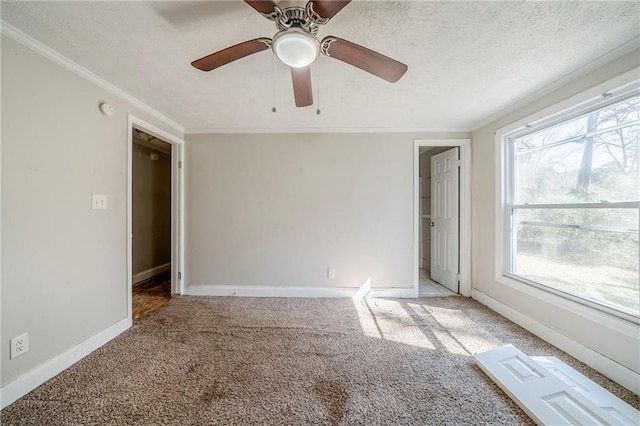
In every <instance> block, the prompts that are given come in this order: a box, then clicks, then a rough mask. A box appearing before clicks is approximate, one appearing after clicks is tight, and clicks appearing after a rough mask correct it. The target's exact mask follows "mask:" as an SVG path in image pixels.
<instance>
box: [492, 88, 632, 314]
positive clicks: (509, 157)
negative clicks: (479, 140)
mask: <svg viewBox="0 0 640 426" xmlns="http://www.w3.org/2000/svg"><path fill="white" fill-rule="evenodd" d="M583 96H584V94H583ZM638 96H640V80H637V79H634V81H632V82H631V83H628V84H625V85H623V86H621V87H619V88H617V89H615V90H610V91H603V92H600V95H598V96H591V97H589V98H587V100H586V101H583V102H579V101H578V100H575V101H574V102H573V105H571V104H568V105H567V107H566V108H564V109H562V110H560V111H557V112H555V113H547V114H546V115H542V118H540V119H537V120H535V121H532V122H529V123H527V122H524V121H522V122H520V124H519V125H518V126H517V127H516V126H513V127H511V129H503V130H502V131H498V132H496V136H497V140H498V141H499V142H500V147H499V150H498V151H499V152H498V155H499V159H500V163H501V173H500V174H499V175H500V178H501V182H500V183H499V190H500V193H499V197H498V200H499V203H500V205H499V210H498V211H499V214H498V215H497V219H498V223H497V224H496V225H497V228H496V229H497V230H499V229H501V231H499V232H500V233H501V234H502V235H501V238H498V239H497V241H496V244H497V245H498V247H497V248H498V250H497V251H496V255H497V259H496V262H497V263H498V265H499V269H498V270H497V272H499V273H498V276H503V277H505V278H507V279H508V280H509V281H511V282H510V283H509V284H510V285H513V284H512V283H514V282H515V283H516V284H515V285H516V286H518V285H520V284H525V285H527V286H530V287H535V288H537V289H540V290H542V291H544V292H546V293H551V294H554V295H557V296H560V297H562V298H563V299H568V300H571V301H574V302H577V303H579V304H580V305H582V306H586V307H590V308H594V309H596V310H598V311H600V312H604V313H606V314H609V315H613V316H615V317H617V318H620V319H623V320H626V321H630V322H632V323H635V324H640V314H639V315H633V314H630V313H628V312H624V311H621V310H618V309H616V308H614V307H612V306H609V305H606V304H604V303H599V302H598V301H595V300H592V299H587V298H585V297H581V296H579V295H577V294H575V293H571V292H568V291H564V290H561V289H559V288H556V287H553V286H551V285H547V284H543V283H539V282H537V281H533V280H530V279H528V278H525V277H523V276H520V275H517V274H515V273H513V272H511V271H513V270H515V261H516V256H515V255H514V254H515V252H514V249H515V248H516V247H517V242H516V241H515V239H517V232H513V230H514V226H517V225H516V223H517V220H516V219H517V218H516V216H515V215H517V211H518V210H519V209H550V208H554V209H558V208H577V209H586V208H608V209H614V208H633V209H639V210H640V201H634V202H628V201H627V202H610V203H566V204H531V203H529V204H516V203H515V197H516V187H517V176H516V164H515V155H514V150H515V143H514V141H515V140H516V139H518V138H520V137H523V136H526V135H529V134H532V133H536V132H539V131H541V130H544V129H547V128H550V127H553V126H556V125H559V124H561V123H564V122H568V121H571V120H574V119H576V118H578V117H581V116H584V115H587V114H590V113H592V112H594V111H596V110H599V109H602V108H606V107H608V106H611V105H613V104H616V103H619V102H623V101H625V100H627V99H630V98H634V97H638ZM576 97H578V96H576ZM576 97H574V98H576ZM572 99H573V98H572ZM583 99H584V97H583ZM569 101H571V100H569ZM546 111H547V110H545V111H543V112H541V113H542V114H543V113H544V112H546ZM500 163H499V164H500ZM500 222H501V223H500ZM498 278H499V277H498Z"/></svg>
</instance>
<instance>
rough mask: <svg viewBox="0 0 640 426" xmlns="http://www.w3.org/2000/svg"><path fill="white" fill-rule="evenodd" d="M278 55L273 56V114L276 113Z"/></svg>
mask: <svg viewBox="0 0 640 426" xmlns="http://www.w3.org/2000/svg"><path fill="white" fill-rule="evenodd" d="M276 61H277V59H276V55H273V107H272V108H271V112H276V111H277V110H276V65H277V64H276Z"/></svg>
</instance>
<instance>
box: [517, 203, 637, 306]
mask: <svg viewBox="0 0 640 426" xmlns="http://www.w3.org/2000/svg"><path fill="white" fill-rule="evenodd" d="M639 212H640V210H639V209H516V210H514V214H513V221H514V229H517V237H516V242H515V247H513V251H512V262H513V265H512V271H511V272H512V273H514V274H516V275H519V276H522V277H524V278H527V279H529V280H531V281H535V282H538V283H540V284H544V285H547V286H550V287H553V288H556V289H559V290H562V291H565V292H568V293H572V294H574V295H576V296H580V297H582V298H585V299H590V300H592V301H595V302H598V303H601V304H603V305H607V306H610V307H613V308H615V309H618V310H621V311H623V312H627V313H629V314H632V315H640V288H639V284H640V283H639V280H638V276H639V266H638V263H639V254H640V246H639V235H640V234H639V232H638V221H639V219H640V213H639Z"/></svg>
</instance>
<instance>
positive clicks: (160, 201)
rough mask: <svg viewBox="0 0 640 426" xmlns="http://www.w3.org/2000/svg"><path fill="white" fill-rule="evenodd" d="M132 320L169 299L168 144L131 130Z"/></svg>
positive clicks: (169, 194) (169, 195)
mask: <svg viewBox="0 0 640 426" xmlns="http://www.w3.org/2000/svg"><path fill="white" fill-rule="evenodd" d="M132 137H133V151H132V153H131V156H132V162H131V166H132V183H131V184H132V197H131V198H132V200H131V201H132V223H131V226H132V236H131V238H132V249H133V250H132V252H131V262H132V274H133V276H132V278H131V284H132V285H133V290H132V292H133V299H132V303H133V308H132V309H133V313H132V315H133V318H132V319H133V320H134V321H135V320H138V319H140V318H142V317H143V316H146V315H148V314H150V313H151V312H154V311H156V310H158V309H160V308H162V307H163V306H164V305H166V304H167V303H168V302H169V299H170V298H171V144H169V143H168V142H165V141H164V140H162V139H160V138H157V137H155V136H153V135H150V134H149V133H146V132H145V131H143V130H140V129H136V128H134V129H133V135H132Z"/></svg>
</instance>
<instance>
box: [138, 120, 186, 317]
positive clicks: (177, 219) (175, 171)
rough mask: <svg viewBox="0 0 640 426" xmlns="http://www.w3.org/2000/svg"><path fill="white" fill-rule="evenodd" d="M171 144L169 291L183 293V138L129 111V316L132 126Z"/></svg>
mask: <svg viewBox="0 0 640 426" xmlns="http://www.w3.org/2000/svg"><path fill="white" fill-rule="evenodd" d="M134 129H137V130H142V131H143V132H145V133H148V134H150V135H152V136H155V137H157V138H158V139H162V140H163V141H165V142H167V143H169V144H170V145H171V293H172V294H183V293H184V284H183V283H184V279H185V277H184V272H183V269H184V268H183V265H184V177H183V170H184V168H183V167H182V164H183V161H182V159H183V157H184V140H183V139H180V138H179V137H177V136H174V135H172V134H171V133H168V132H166V131H164V130H162V129H160V128H158V127H157V126H154V125H153V124H151V123H148V122H146V121H144V120H142V119H141V118H138V117H136V116H134V115H132V114H129V118H128V125H127V316H128V318H129V321H132V316H133V292H132V288H133V283H132V276H133V240H132V239H133V213H132V212H133V130H134Z"/></svg>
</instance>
